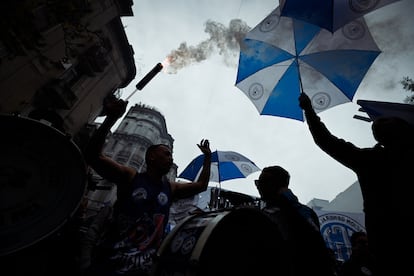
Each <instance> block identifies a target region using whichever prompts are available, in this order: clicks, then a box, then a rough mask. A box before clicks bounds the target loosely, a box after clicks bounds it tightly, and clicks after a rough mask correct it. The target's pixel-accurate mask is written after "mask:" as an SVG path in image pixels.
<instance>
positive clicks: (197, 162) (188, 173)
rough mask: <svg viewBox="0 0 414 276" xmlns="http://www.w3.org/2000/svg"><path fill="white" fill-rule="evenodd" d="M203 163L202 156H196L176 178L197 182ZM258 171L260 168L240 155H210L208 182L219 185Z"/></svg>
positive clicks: (231, 153)
mask: <svg viewBox="0 0 414 276" xmlns="http://www.w3.org/2000/svg"><path fill="white" fill-rule="evenodd" d="M203 161H204V154H201V155H199V156H197V157H196V158H195V159H193V160H192V161H191V163H190V164H188V165H187V167H186V168H185V169H184V171H183V172H182V173H181V174H180V175H179V176H178V177H179V178H184V179H187V180H191V181H195V180H197V179H198V177H199V176H200V173H201V170H202V168H203ZM259 170H260V168H259V167H257V166H256V164H255V163H254V162H253V161H251V160H250V159H248V158H247V157H245V156H243V155H241V154H240V153H237V152H234V151H214V152H212V153H211V171H210V181H213V182H219V183H220V182H222V181H226V180H230V179H236V178H245V177H246V176H248V175H250V174H252V173H254V172H256V171H259Z"/></svg>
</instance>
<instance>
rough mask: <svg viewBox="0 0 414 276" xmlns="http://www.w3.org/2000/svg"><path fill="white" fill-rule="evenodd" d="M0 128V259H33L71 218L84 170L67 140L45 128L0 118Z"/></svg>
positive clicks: (21, 119) (84, 178)
mask: <svg viewBox="0 0 414 276" xmlns="http://www.w3.org/2000/svg"><path fill="white" fill-rule="evenodd" d="M0 127H1V128H2V129H3V130H4V131H3V132H2V135H1V136H0V151H1V153H2V154H1V157H0V172H1V176H0V182H1V185H2V191H1V195H0V201H1V202H0V240H1V246H0V256H6V257H7V258H6V257H5V258H6V259H16V258H19V257H22V256H26V255H27V252H31V253H30V254H29V256H27V258H30V257H35V256H36V254H37V253H36V251H34V250H33V248H42V249H45V248H43V247H42V246H41V245H43V244H45V243H47V242H44V243H42V244H40V242H41V241H44V240H45V239H46V238H48V237H51V236H52V235H56V234H57V233H58V230H60V229H61V228H62V227H63V226H64V225H66V224H67V222H68V221H69V220H71V219H72V218H73V215H74V214H75V212H76V211H77V209H78V207H79V205H80V203H81V200H82V198H83V195H84V194H85V191H86V181H87V174H86V171H87V166H86V163H85V162H84V159H83V155H82V153H81V151H80V150H79V148H78V147H77V146H76V144H75V143H73V142H72V140H71V138H70V137H69V136H68V135H65V134H64V133H62V132H60V131H59V130H57V129H55V128H53V127H51V126H49V125H47V124H45V123H43V122H40V121H37V120H34V119H30V118H25V117H20V116H15V115H0ZM60 239H61V238H59V240H60ZM52 243H53V242H52ZM39 250H40V249H39Z"/></svg>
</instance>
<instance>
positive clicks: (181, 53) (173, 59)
mask: <svg viewBox="0 0 414 276" xmlns="http://www.w3.org/2000/svg"><path fill="white" fill-rule="evenodd" d="M250 29H251V28H250V27H249V26H248V25H247V24H246V23H245V22H243V21H242V20H240V19H232V20H231V21H230V23H229V26H228V27H226V26H224V25H223V24H221V23H218V22H215V21H212V20H208V21H207V22H206V23H205V29H204V31H205V32H206V33H208V34H209V38H208V39H206V40H204V41H202V42H200V43H199V44H198V45H197V46H188V45H187V43H186V42H182V43H181V44H180V46H179V47H178V48H177V49H176V50H173V51H171V53H170V54H169V55H168V57H167V59H168V60H169V62H170V64H169V66H168V67H167V69H166V71H167V73H170V74H175V73H177V71H178V70H179V69H181V68H184V67H185V66H188V65H190V64H193V63H198V62H201V61H203V60H206V59H207V58H209V57H210V56H211V55H212V54H213V53H214V52H216V51H217V52H218V53H219V54H220V55H221V56H222V57H223V61H224V63H225V64H226V65H227V66H236V65H237V59H236V57H237V56H238V51H239V49H240V42H241V41H242V39H243V38H244V36H245V35H246V33H247V32H248V31H250Z"/></svg>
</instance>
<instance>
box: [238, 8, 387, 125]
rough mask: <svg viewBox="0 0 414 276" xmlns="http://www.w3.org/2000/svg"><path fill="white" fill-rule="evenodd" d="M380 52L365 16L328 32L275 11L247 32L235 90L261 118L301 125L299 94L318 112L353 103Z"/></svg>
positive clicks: (241, 50)
mask: <svg viewBox="0 0 414 276" xmlns="http://www.w3.org/2000/svg"><path fill="white" fill-rule="evenodd" d="M380 52H381V51H380V50H379V49H378V46H377V44H376V43H375V41H374V39H373V38H372V36H371V33H370V32H369V30H368V27H367V25H366V23H365V20H364V19H363V18H360V19H357V20H355V21H352V22H351V23H349V24H347V25H345V26H344V27H342V28H341V29H339V30H338V31H336V32H335V33H333V34H332V33H331V32H329V31H327V30H325V29H322V28H320V27H318V26H316V25H313V24H309V23H306V22H304V21H300V20H296V19H293V18H289V17H284V16H280V10H279V8H276V9H275V10H273V12H272V13H270V14H269V15H268V16H267V17H266V18H265V19H264V20H263V21H262V22H260V23H259V24H258V25H257V26H256V27H254V28H253V29H252V30H251V31H249V32H248V33H247V34H246V36H245V38H244V40H243V42H242V45H241V46H240V57H239V66H238V72H237V79H236V87H237V88H239V89H240V90H241V91H243V93H245V94H246V96H247V97H248V98H249V99H250V100H251V101H252V103H253V104H254V105H255V107H256V109H257V110H258V111H259V113H260V114H261V115H271V116H280V117H286V118H291V119H295V120H299V121H304V116H303V111H302V110H301V109H300V107H299V103H298V97H299V95H300V93H301V92H305V93H306V94H307V95H308V96H309V97H310V98H311V99H312V104H313V106H314V108H315V110H316V111H317V112H321V111H323V110H326V109H328V108H331V107H334V106H336V105H339V104H343V103H347V102H351V101H352V99H353V97H354V95H355V93H356V91H357V89H358V86H359V85H360V83H361V82H362V80H363V78H364V76H365V75H366V73H367V71H368V69H369V68H370V66H371V65H372V64H373V62H374V61H375V59H376V58H377V56H378V55H379V54H380Z"/></svg>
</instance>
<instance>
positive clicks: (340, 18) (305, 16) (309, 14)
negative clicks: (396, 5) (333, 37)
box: [279, 0, 399, 32]
mask: <svg viewBox="0 0 414 276" xmlns="http://www.w3.org/2000/svg"><path fill="white" fill-rule="evenodd" d="M397 1H399V0H368V1H367V0H364V1H355V0H354V1H352V0H349V1H345V0H305V1H304V0H279V4H280V5H279V6H280V10H281V15H282V16H287V17H292V18H295V19H299V20H303V21H306V22H308V23H312V24H314V25H317V26H319V27H321V28H324V29H326V30H328V31H330V32H335V31H336V30H338V29H340V28H341V27H343V26H344V25H346V24H348V23H349V22H351V21H353V20H355V19H357V18H360V17H362V16H363V15H365V14H367V13H369V12H371V11H373V10H376V9H379V8H381V7H383V6H385V5H388V4H391V3H393V2H397Z"/></svg>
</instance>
